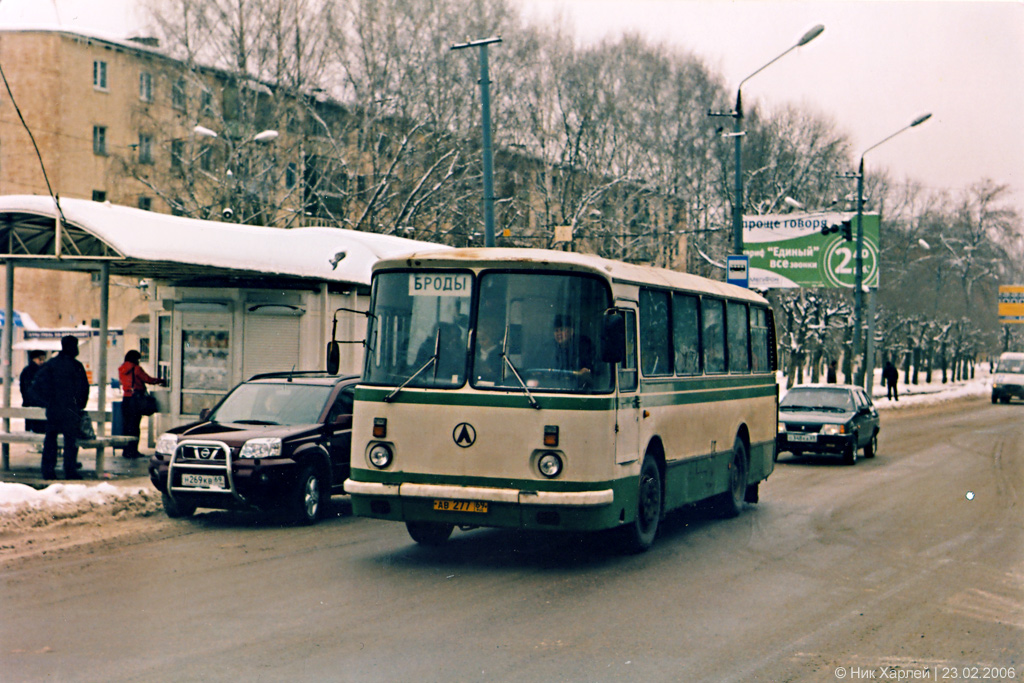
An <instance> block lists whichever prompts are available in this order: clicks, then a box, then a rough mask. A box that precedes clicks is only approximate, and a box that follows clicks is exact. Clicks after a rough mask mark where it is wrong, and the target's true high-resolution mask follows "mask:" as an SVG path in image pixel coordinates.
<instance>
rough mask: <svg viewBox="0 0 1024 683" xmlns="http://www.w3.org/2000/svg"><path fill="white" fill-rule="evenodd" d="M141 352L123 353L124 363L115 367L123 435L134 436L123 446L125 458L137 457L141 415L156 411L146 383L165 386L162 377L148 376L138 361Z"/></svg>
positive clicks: (153, 398) (154, 400)
mask: <svg viewBox="0 0 1024 683" xmlns="http://www.w3.org/2000/svg"><path fill="white" fill-rule="evenodd" d="M140 360H142V354H140V353H139V352H138V351H136V350H134V349H133V350H131V351H129V352H128V353H126V354H124V363H122V364H121V367H119V368H118V369H117V376H118V378H119V379H120V381H121V393H122V395H123V396H124V400H122V402H121V420H122V422H123V424H124V435H125V436H134V437H135V441H133V442H131V443H130V444H129V445H127V446H125V447H124V449H123V450H122V451H121V456H122V457H125V458H129V459H132V458H138V457H140V456H141V454H140V453H139V428H140V425H141V423H142V416H143V415H152V414H153V413H155V412H156V397H155V396H153V395H152V394H150V393H149V392H148V391H146V385H147V384H159V385H160V386H165V384H166V383H165V382H164V381H163V380H162V379H157V378H156V377H150V376H149V374H147V373H146V371H145V370H143V369H142V366H140V365H139V361H140Z"/></svg>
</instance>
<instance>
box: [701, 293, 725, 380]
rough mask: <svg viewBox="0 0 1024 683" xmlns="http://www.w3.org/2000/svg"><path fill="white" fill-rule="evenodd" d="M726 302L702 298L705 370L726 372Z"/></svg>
mask: <svg viewBox="0 0 1024 683" xmlns="http://www.w3.org/2000/svg"><path fill="white" fill-rule="evenodd" d="M724 304H725V302H724V301H722V300H721V299H708V298H704V299H701V302H700V309H701V314H700V318H701V347H702V348H703V349H704V371H705V372H707V373H712V374H714V373H723V372H725V310H724V308H725V306H724Z"/></svg>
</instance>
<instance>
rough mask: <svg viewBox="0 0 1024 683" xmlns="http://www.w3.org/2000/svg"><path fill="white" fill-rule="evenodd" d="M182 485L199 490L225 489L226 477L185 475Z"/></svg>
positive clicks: (183, 475) (217, 475) (182, 478)
mask: <svg viewBox="0 0 1024 683" xmlns="http://www.w3.org/2000/svg"><path fill="white" fill-rule="evenodd" d="M181 485H182V486H188V487H191V488H198V489H222V488H224V477H223V476H222V475H219V474H188V473H183V474H182V475H181Z"/></svg>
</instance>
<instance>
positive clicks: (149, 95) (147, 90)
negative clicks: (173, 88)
mask: <svg viewBox="0 0 1024 683" xmlns="http://www.w3.org/2000/svg"><path fill="white" fill-rule="evenodd" d="M139 99H140V100H142V101H143V102H152V101H153V75H152V74H150V73H149V72H147V71H143V72H142V73H140V74H139Z"/></svg>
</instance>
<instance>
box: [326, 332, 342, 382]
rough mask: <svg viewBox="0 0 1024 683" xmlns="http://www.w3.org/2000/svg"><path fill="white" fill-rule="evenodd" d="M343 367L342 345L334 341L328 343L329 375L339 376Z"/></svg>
mask: <svg viewBox="0 0 1024 683" xmlns="http://www.w3.org/2000/svg"><path fill="white" fill-rule="evenodd" d="M340 367H341V344H339V343H338V342H336V341H334V340H333V339H332V340H331V341H329V342H327V374H329V375H337V374H338V368H340Z"/></svg>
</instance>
